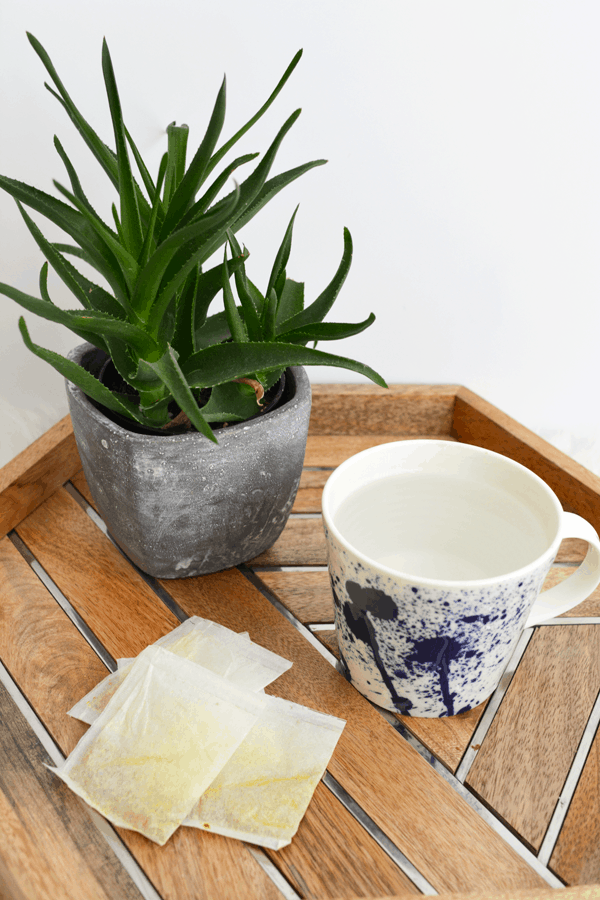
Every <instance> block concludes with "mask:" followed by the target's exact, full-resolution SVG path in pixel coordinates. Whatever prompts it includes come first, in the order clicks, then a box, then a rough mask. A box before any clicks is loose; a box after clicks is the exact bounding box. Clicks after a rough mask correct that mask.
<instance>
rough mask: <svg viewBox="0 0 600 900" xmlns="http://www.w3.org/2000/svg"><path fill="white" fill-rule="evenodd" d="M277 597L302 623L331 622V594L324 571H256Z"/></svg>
mask: <svg viewBox="0 0 600 900" xmlns="http://www.w3.org/2000/svg"><path fill="white" fill-rule="evenodd" d="M258 574H259V577H260V579H261V581H263V582H264V583H265V584H266V586H267V587H268V588H269V590H270V591H272V592H273V593H274V594H275V596H276V597H277V599H278V600H281V602H282V603H283V605H284V606H285V607H286V608H287V609H289V611H290V612H291V613H293V614H294V615H295V616H296V618H297V619H299V620H300V621H301V622H302V623H303V624H304V625H314V624H317V623H325V622H333V617H334V612H333V597H332V594H331V587H330V584H329V574H328V573H327V572H259V573H258Z"/></svg>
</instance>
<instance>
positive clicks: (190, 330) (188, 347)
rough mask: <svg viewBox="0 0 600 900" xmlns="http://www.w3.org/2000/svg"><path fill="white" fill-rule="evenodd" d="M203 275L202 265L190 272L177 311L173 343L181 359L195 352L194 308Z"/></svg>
mask: <svg viewBox="0 0 600 900" xmlns="http://www.w3.org/2000/svg"><path fill="white" fill-rule="evenodd" d="M200 277H201V273H200V266H196V267H195V269H192V271H191V272H190V273H189V275H188V277H187V278H186V280H185V284H184V285H183V289H182V291H181V294H180V297H179V300H178V301H177V309H176V312H175V331H174V336H173V340H172V341H170V342H169V343H172V345H173V347H174V349H175V350H176V352H177V358H178V359H179V360H184V359H187V358H188V357H189V356H191V355H192V353H194V351H195V349H196V347H195V345H194V308H195V304H196V292H197V289H198V280H199V279H200Z"/></svg>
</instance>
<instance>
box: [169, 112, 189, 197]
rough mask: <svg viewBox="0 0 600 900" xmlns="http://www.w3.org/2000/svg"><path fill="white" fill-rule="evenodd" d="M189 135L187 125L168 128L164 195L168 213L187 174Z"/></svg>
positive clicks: (172, 124) (173, 125) (173, 123)
mask: <svg viewBox="0 0 600 900" xmlns="http://www.w3.org/2000/svg"><path fill="white" fill-rule="evenodd" d="M188 134H189V128H188V126H187V125H176V124H175V122H171V124H170V125H168V126H167V139H168V154H167V158H168V164H167V171H166V175H165V190H164V194H163V203H164V207H165V209H166V210H167V211H168V210H169V203H170V200H171V197H172V196H173V194H174V193H175V191H176V190H177V188H178V187H179V183H180V182H181V179H182V178H183V176H184V173H185V152H186V148H187V140H188ZM167 214H168V212H167Z"/></svg>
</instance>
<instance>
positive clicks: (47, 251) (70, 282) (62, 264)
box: [17, 200, 91, 309]
mask: <svg viewBox="0 0 600 900" xmlns="http://www.w3.org/2000/svg"><path fill="white" fill-rule="evenodd" d="M17 206H18V208H19V212H20V213H21V215H22V216H23V219H24V221H25V224H26V225H27V228H28V229H29V232H30V234H31V235H32V236H33V239H34V241H35V242H36V244H37V245H38V247H39V248H40V250H41V251H42V253H43V254H44V256H45V257H46V259H47V260H48V261H49V262H50V263H51V264H52V268H53V269H54V271H55V272H57V273H58V275H59V276H60V277H61V278H62V280H63V281H64V283H65V284H66V285H67V287H68V288H69V290H70V291H72V292H73V293H74V294H75V296H76V297H77V299H78V300H79V302H80V303H81V305H82V306H83V307H85V309H91V303H90V300H89V296H88V294H86V292H85V291H84V290H83V289H82V287H81V286H80V284H79V282H78V281H77V280H76V279H75V278H73V275H72V271H73V269H74V267H73V266H72V265H71V264H70V263H69V262H67V260H66V259H65V258H64V256H63V255H62V254H61V253H59V251H58V250H55V249H54V247H53V246H52V244H51V243H50V241H48V240H47V239H46V238H45V237H44V235H43V234H42V232H41V231H40V229H39V228H38V227H37V225H36V224H35V222H34V221H33V219H32V218H31V216H29V215H28V213H27V212H26V211H25V209H24V207H23V206H22V204H21V203H19V201H18V200H17Z"/></svg>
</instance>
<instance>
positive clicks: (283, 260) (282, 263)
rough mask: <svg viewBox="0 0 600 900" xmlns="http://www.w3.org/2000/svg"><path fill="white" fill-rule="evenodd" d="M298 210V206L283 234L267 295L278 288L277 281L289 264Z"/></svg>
mask: <svg viewBox="0 0 600 900" xmlns="http://www.w3.org/2000/svg"><path fill="white" fill-rule="evenodd" d="M297 212H298V207H296V209H295V210H294V212H293V215H292V218H291V219H290V223H289V225H288V227H287V229H286V232H285V235H284V236H283V241H282V242H281V246H280V248H279V250H278V251H277V256H276V257H275V262H274V263H273V268H272V270H271V275H270V278H269V284H268V285H267V292H266V296H267V297H268V296H269V294H270V293H271V291H273V290H275V289H276V286H277V282H278V281H279V279H280V278H281V275H282V273H284V272H285V267H286V266H287V263H288V259H289V258H290V251H291V249H292V231H293V229H294V219H295V218H296V213H297Z"/></svg>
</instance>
